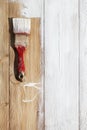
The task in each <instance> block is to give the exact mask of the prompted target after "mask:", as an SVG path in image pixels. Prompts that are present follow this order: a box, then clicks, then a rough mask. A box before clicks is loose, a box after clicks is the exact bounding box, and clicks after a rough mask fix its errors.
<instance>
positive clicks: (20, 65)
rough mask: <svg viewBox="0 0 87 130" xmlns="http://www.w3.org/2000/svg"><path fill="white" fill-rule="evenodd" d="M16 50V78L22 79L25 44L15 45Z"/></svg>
mask: <svg viewBox="0 0 87 130" xmlns="http://www.w3.org/2000/svg"><path fill="white" fill-rule="evenodd" d="M16 50H17V52H18V78H19V80H21V81H22V80H23V77H24V73H25V64H24V57H23V55H24V52H25V46H16Z"/></svg>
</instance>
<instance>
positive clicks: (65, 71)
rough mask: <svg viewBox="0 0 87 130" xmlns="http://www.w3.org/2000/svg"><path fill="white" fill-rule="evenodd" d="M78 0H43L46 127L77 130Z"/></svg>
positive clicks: (46, 128)
mask: <svg viewBox="0 0 87 130" xmlns="http://www.w3.org/2000/svg"><path fill="white" fill-rule="evenodd" d="M78 31H79V29H78V0H46V1H45V130H79V115H78V113H79V111H78V110H79V108H78V106H79V102H78V101H79V99H78V97H79V96H78V92H79V85H78V82H79V76H78V70H79V64H78V62H79V59H78V55H79V40H78Z"/></svg>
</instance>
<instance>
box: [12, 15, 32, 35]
mask: <svg viewBox="0 0 87 130" xmlns="http://www.w3.org/2000/svg"><path fill="white" fill-rule="evenodd" d="M30 29H31V20H30V19H24V18H13V32H14V33H27V34H30Z"/></svg>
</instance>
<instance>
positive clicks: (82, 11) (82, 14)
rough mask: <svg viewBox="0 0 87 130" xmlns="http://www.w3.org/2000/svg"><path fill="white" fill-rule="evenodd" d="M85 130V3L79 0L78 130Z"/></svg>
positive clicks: (86, 67) (86, 64)
mask: <svg viewBox="0 0 87 130" xmlns="http://www.w3.org/2000/svg"><path fill="white" fill-rule="evenodd" d="M86 129H87V1H86V0H80V130H86Z"/></svg>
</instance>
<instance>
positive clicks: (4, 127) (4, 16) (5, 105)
mask: <svg viewBox="0 0 87 130" xmlns="http://www.w3.org/2000/svg"><path fill="white" fill-rule="evenodd" d="M8 32H9V30H8V4H7V1H6V0H0V130H9V41H8Z"/></svg>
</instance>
